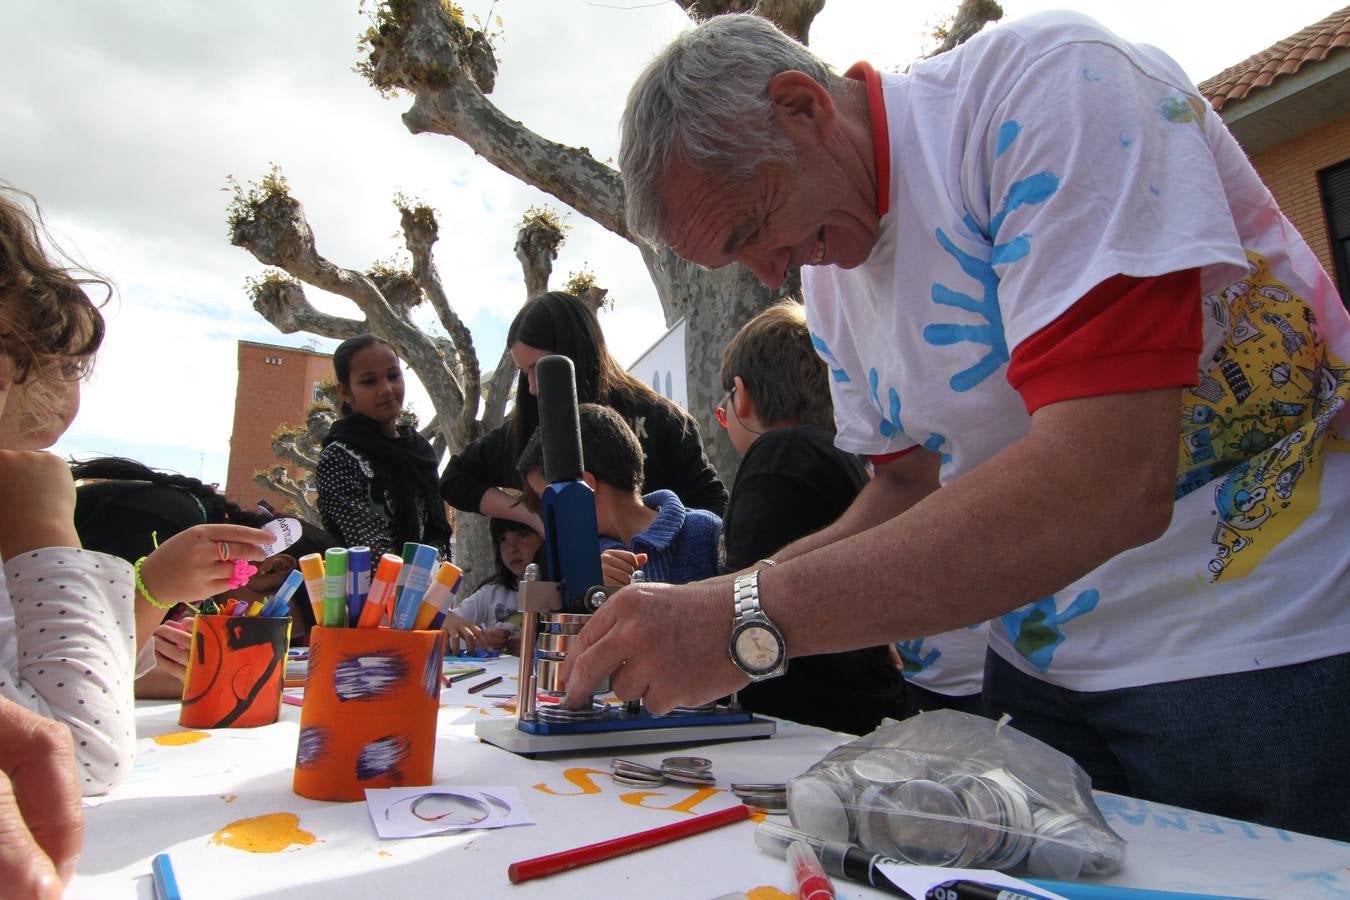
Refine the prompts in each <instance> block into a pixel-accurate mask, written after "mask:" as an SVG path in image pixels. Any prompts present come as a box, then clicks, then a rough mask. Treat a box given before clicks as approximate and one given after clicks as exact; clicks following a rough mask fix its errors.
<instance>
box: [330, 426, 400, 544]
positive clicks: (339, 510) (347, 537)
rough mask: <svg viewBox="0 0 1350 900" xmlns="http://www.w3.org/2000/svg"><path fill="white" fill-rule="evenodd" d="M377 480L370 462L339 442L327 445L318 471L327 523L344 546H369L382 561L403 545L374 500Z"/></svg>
mask: <svg viewBox="0 0 1350 900" xmlns="http://www.w3.org/2000/svg"><path fill="white" fill-rule="evenodd" d="M373 479H374V475H373V473H372V472H371V469H370V464H369V463H368V462H366V461H365V460H364V459H363V458H362V457H361V455H360V454H359V453H357V452H356V451H355V450H352V449H351V448H349V447H347V446H346V445H345V444H343V443H341V442H339V441H334V442H333V443H331V444H329V445H328V446H327V447H324V448H323V453H321V454H320V455H319V465H318V468H317V469H315V472H314V486H315V488H317V489H318V492H319V500H318V503H319V513H320V514H321V515H322V516H323V520H324V524H325V525H326V526H328V528H329V530H330V531H331V532H332V533H333V536H334V537H336V538H337V539H338V540H339V541H341V542H342V543H343V545H344V546H347V547H359V546H366V547H369V548H370V554H371V558H372V559H376V560H378V559H379V558H380V556H381V554H384V553H388V552H391V551H392V552H394V553H399V552H401V551H402V549H403V548H402V546H401V545H399V546H395V541H394V534H393V531H392V529H391V528H390V526H389V521H388V520H387V519H385V518H384V516H383V515H382V514H381V513H380V511H379V510H377V509H376V508H375V505H374V501H372V500H371V497H370V489H371V482H372V480H373Z"/></svg>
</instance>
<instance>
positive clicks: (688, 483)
mask: <svg viewBox="0 0 1350 900" xmlns="http://www.w3.org/2000/svg"><path fill="white" fill-rule="evenodd" d="M614 409H615V410H617V411H618V413H619V414H620V415H622V416H623V417H624V420H625V421H626V422H627V423H628V425H629V427H630V428H632V429H633V432H634V433H635V434H637V438H638V443H640V444H641V445H642V454H643V471H644V475H645V478H644V480H643V483H642V493H643V494H649V493H651V492H652V491H656V490H662V489H665V490H669V491H674V492H675V494H676V496H678V497H679V498H680V502H681V503H683V504H684V505H685V506H686V507H689V508H690V509H706V510H709V511H711V512H714V513H716V514H717V515H719V516H720V515H722V513H723V512H724V511H725V510H726V508H727V489H726V487H725V486H724V485H723V484H722V482H721V481H720V480H719V479H718V477H717V471H716V470H715V469H714V468H713V466H712V463H711V462H709V461H708V457H707V454H705V453H704V452H703V442H702V440H701V439H700V438H699V431H698V424H697V423H696V422H695V421H694V418H693V416H691V415H689V414H688V413H687V412H685V411H684V410H682V409H680V408H679V407H678V406H676V405H675V404H673V403H670V402H668V401H666V400H664V399H662V398H644V399H642V400H640V401H639V402H637V403H636V404H633V405H632V406H631V408H628V407H627V405H626V404H625V406H619V405H615V406H614ZM510 456H511V433H510V425H509V423H508V424H505V425H501V426H500V427H498V428H496V429H494V430H493V431H490V432H488V433H487V434H485V435H484V436H483V437H482V438H480V439H479V440H477V441H474V442H473V443H471V444H469V445H468V446H466V447H465V448H464V449H463V450H461V451H460V452H459V453H456V454H455V455H454V456H452V457H450V463H449V465H447V466H446V468H445V474H443V475H442V476H441V496H442V497H443V498H445V501H446V502H447V503H449V504H450V505H451V506H453V507H455V508H456V509H462V510H466V511H467V512H474V513H476V512H478V509H479V507H480V505H481V504H482V502H483V495H484V494H485V493H487V491H488V489H489V488H493V487H512V488H519V487H520V486H521V482H520V473H519V472H517V471H516V460H514V459H510V458H509V457H510Z"/></svg>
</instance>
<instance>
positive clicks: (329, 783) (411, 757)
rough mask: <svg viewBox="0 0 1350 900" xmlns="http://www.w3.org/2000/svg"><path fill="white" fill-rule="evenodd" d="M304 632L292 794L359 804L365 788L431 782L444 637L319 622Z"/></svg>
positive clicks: (422, 632)
mask: <svg viewBox="0 0 1350 900" xmlns="http://www.w3.org/2000/svg"><path fill="white" fill-rule="evenodd" d="M372 593H373V590H372ZM310 635H311V636H310V650H309V674H308V676H307V678H306V681H305V697H304V701H303V703H302V705H301V707H300V739H299V743H298V745H297V747H296V754H295V777H294V780H293V782H292V787H293V788H294V790H295V792H296V793H297V794H299V795H301V796H302V797H309V798H311V799H314V800H361V799H364V797H365V790H366V788H383V787H412V786H417V785H427V784H431V778H432V767H433V765H434V763H435V755H436V714H437V711H438V710H439V708H440V696H441V681H440V679H441V663H442V659H443V656H444V653H445V635H444V633H443V632H440V631H396V630H393V629H386V628H326V627H324V626H321V625H320V626H316V627H315V628H314V629H312V631H311V632H310Z"/></svg>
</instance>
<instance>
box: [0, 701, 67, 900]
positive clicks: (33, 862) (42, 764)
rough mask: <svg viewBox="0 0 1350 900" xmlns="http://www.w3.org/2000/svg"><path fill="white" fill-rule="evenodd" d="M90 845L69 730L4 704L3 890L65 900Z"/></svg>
mask: <svg viewBox="0 0 1350 900" xmlns="http://www.w3.org/2000/svg"><path fill="white" fill-rule="evenodd" d="M83 844H84V809H83V807H82V806H81V805H80V788H79V785H78V783H77V782H76V777H75V751H74V746H73V743H72V741H71V737H70V729H68V728H67V727H66V726H65V725H62V724H61V723H59V722H56V721H53V720H51V719H48V718H45V717H43V716H40V715H38V714H37V713H35V712H32V711H31V710H27V709H24V708H23V707H22V706H19V705H17V704H15V703H11V702H10V701H8V700H6V699H4V698H2V697H0V885H4V894H5V895H6V896H10V894H11V892H13V896H16V897H42V898H47V897H55V898H59V897H60V896H61V893H62V891H63V890H64V888H65V885H67V884H69V883H70V879H71V878H72V877H73V876H74V875H75V863H76V861H77V860H78V859H79V857H80V848H81V847H82V846H83Z"/></svg>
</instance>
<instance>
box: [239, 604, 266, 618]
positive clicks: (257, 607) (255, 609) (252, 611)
mask: <svg viewBox="0 0 1350 900" xmlns="http://www.w3.org/2000/svg"><path fill="white" fill-rule="evenodd" d="M262 611H263V602H262V601H261V600H254V601H253V602H252V603H250V604H249V605H248V611H247V612H245V613H244V615H246V616H256V615H258V614H259V613H261V612H262Z"/></svg>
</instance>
